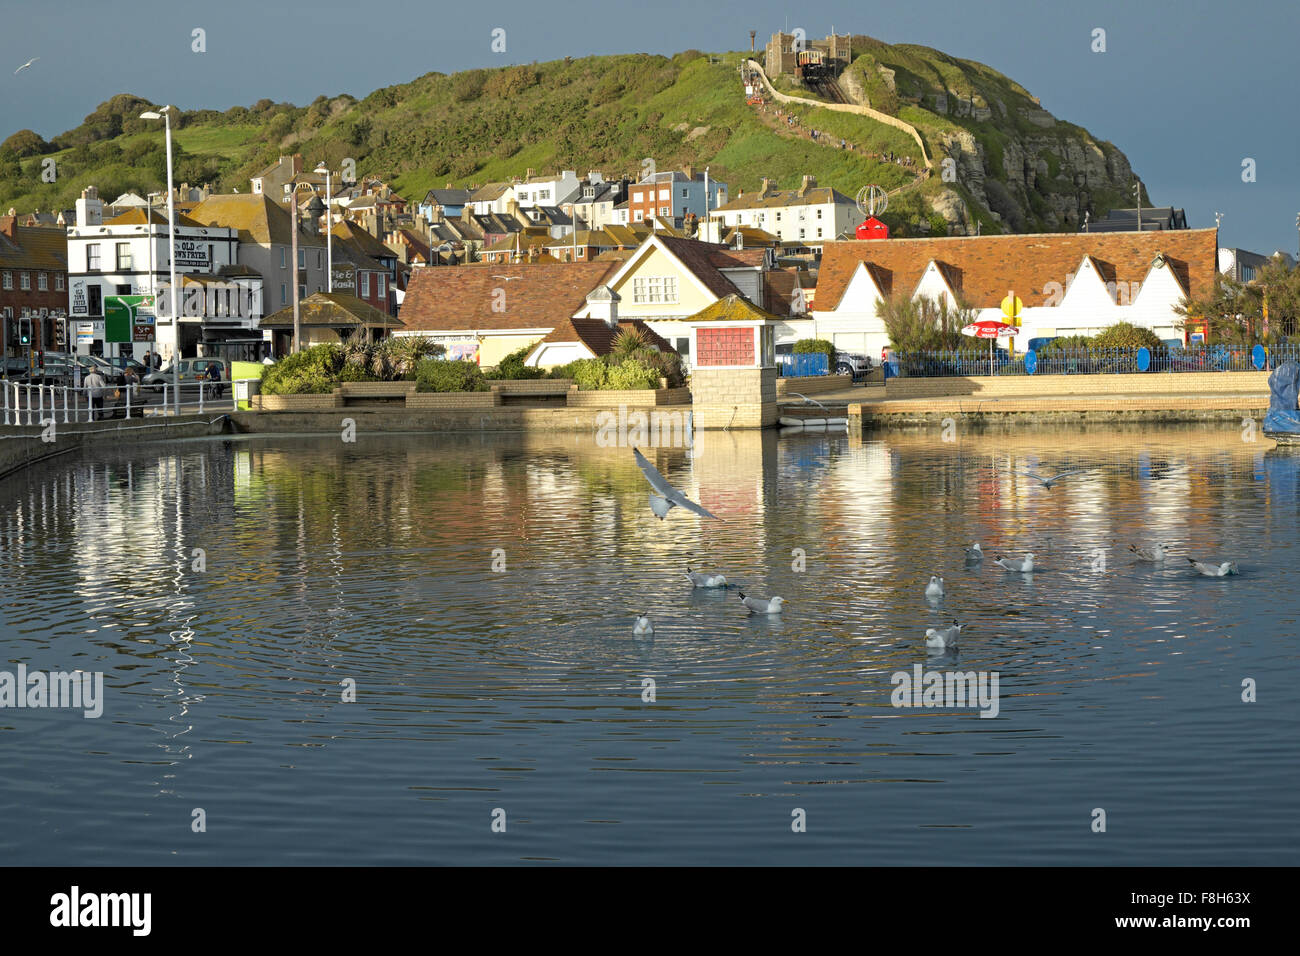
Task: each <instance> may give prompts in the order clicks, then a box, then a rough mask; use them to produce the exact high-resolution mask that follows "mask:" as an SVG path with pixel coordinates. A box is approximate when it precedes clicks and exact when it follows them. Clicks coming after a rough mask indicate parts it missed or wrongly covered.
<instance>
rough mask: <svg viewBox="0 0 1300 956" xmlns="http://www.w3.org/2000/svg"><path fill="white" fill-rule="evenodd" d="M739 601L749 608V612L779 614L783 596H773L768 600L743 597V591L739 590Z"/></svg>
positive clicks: (783, 600)
mask: <svg viewBox="0 0 1300 956" xmlns="http://www.w3.org/2000/svg"><path fill="white" fill-rule="evenodd" d="M740 603H741V604H743V605H745V607H747V608H749V613H750V614H780V613H781V608H782V607H783V606H784V605H785V598H779V597H774V598H772V599H771V600H769V601H764V600H763V599H762V598H752V597H745V592H744V591H741V592H740Z"/></svg>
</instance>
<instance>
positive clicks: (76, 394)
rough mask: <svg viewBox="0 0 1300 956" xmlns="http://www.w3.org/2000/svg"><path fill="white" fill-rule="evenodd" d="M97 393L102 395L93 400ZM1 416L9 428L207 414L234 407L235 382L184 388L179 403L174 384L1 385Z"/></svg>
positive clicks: (12, 383)
mask: <svg viewBox="0 0 1300 956" xmlns="http://www.w3.org/2000/svg"><path fill="white" fill-rule="evenodd" d="M93 391H98V392H99V395H98V396H92V394H91V393H92V392H93ZM0 396H2V397H3V401H0V410H2V411H0V414H3V422H4V424H5V425H44V424H46V423H48V422H50V421H53V422H56V423H62V424H71V423H73V422H91V421H106V420H108V419H111V418H140V417H145V416H150V417H155V416H163V415H184V414H199V415H201V414H203V413H204V411H205V410H206V411H212V410H225V409H229V408H231V407H233V403H234V397H233V394H232V383H231V382H228V381H222V382H212V383H209V382H204V383H202V384H201V385H200V384H199V383H195V384H193V385H189V384H186V385H182V386H181V389H180V401H177V400H176V399H177V393H176V391H175V387H174V386H172V385H163V386H161V389H159V390H155V389H154V388H152V387H149V388H146V387H144V386H135V387H130V388H128V387H127V386H124V385H109V386H106V387H103V388H99V389H91V388H89V387H87V386H84V385H83V386H81V387H79V388H78V387H75V386H71V385H28V384H23V383H19V382H10V381H0Z"/></svg>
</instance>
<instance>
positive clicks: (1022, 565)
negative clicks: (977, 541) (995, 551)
mask: <svg viewBox="0 0 1300 956" xmlns="http://www.w3.org/2000/svg"><path fill="white" fill-rule="evenodd" d="M993 563H994V564H996V565H998V566H999V567H1003V568H1006V569H1007V570H1008V571H1019V572H1020V573H1021V574H1032V573H1033V571H1034V556H1033V554H1032V553H1030V554H1026V555H1025V559H1024V560H1023V561H1016V560H1015V559H1014V558H1004V557H1001V556H999V557H998V559H997V560H996V561H994V562H993Z"/></svg>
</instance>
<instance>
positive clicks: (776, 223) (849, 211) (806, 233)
mask: <svg viewBox="0 0 1300 956" xmlns="http://www.w3.org/2000/svg"><path fill="white" fill-rule="evenodd" d="M865 218H866V217H865V216H863V215H862V211H861V210H860V209H858V207H857V204H856V203H855V202H854V201H853V200H852V199H850V198H849V197H848V196H846V195H844V194H843V193H841V192H837V191H836V190H834V189H831V188H830V187H828V186H818V185H817V180H816V179H815V178H814V177H812V176H805V177H803V182H802V183H801V184H800V186H799V188H798V189H777V188H776V186H775V185H774V184H773V183H772V182H771V181H770V180H767V179H764V180H763V186H762V188H761V189H759V191H758V192H756V193H749V194H746V195H743V196H737V197H736V198H735V199H733V200H731V201H730V202H728V203H726V204H725V205H723V206H720V207H718V208H717V209H714V210H713V213H712V216H711V219H712V220H713V221H714V222H720V223H721V224H722V226H723V230H722V231H723V232H724V233H725V232H726V231H727V230H728V229H731V228H732V227H734V226H754V227H756V228H759V229H762V230H764V231H765V232H770V233H771V234H772V235H774V236H776V237H778V238H779V239H780V240H781V241H782V242H794V243H799V244H801V245H810V246H820V245H822V244H823V243H825V242H830V241H833V240H835V239H837V238H839V237H840V236H841V235H843V234H845V233H849V232H850V231H851V230H853V229H855V228H857V226H858V224H859V223H860V222H862V221H863V219H865Z"/></svg>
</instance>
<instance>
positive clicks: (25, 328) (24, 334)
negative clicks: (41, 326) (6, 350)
mask: <svg viewBox="0 0 1300 956" xmlns="http://www.w3.org/2000/svg"><path fill="white" fill-rule="evenodd" d="M18 344H19V345H31V344H32V320H31V319H19V320H18Z"/></svg>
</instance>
